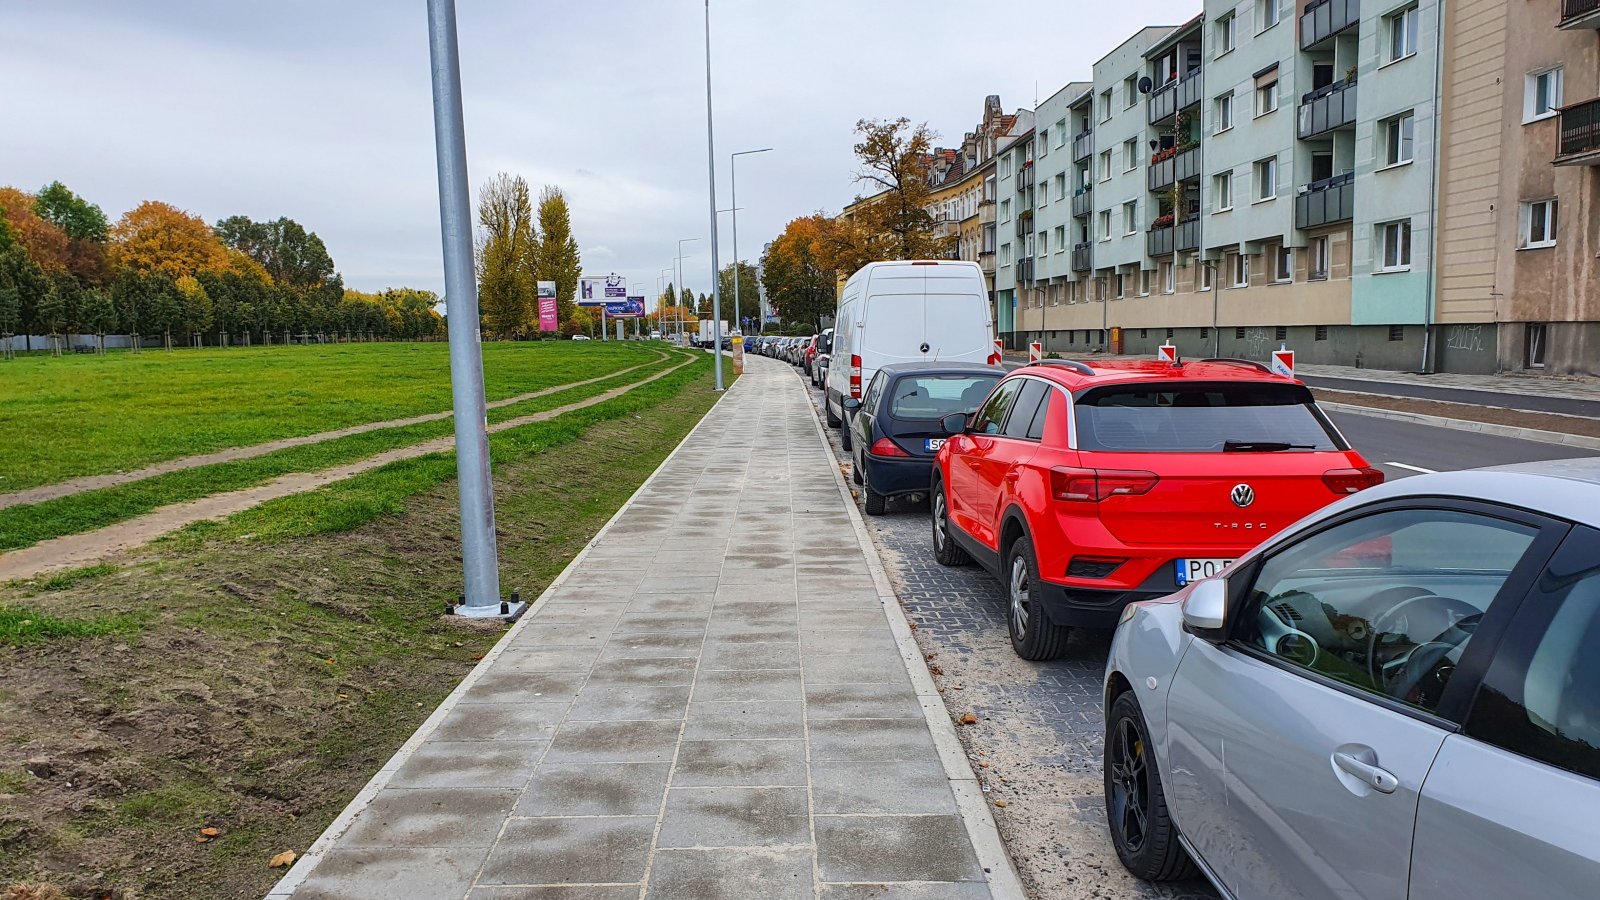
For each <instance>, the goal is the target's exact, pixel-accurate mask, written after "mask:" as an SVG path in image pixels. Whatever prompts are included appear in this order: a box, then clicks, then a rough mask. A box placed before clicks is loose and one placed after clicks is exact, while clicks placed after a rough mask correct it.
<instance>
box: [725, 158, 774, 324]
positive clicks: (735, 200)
mask: <svg viewBox="0 0 1600 900" xmlns="http://www.w3.org/2000/svg"><path fill="white" fill-rule="evenodd" d="M771 149H772V148H771V147H762V148H761V149H760V150H740V151H739V152H738V153H734V154H731V155H730V156H729V157H728V182H729V186H730V188H731V190H730V196H729V198H728V201H729V204H728V205H730V206H732V207H733V318H734V320H735V321H737V320H738V319H739V310H740V307H739V282H740V280H741V279H740V278H739V276H740V274H742V270H741V269H740V268H739V166H738V165H737V163H738V162H739V157H741V156H749V155H750V154H752V153H766V152H768V151H770V150H771Z"/></svg>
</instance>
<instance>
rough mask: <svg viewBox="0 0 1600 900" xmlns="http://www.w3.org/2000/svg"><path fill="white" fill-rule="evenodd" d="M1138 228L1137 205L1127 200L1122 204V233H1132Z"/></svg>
mask: <svg viewBox="0 0 1600 900" xmlns="http://www.w3.org/2000/svg"><path fill="white" fill-rule="evenodd" d="M1138 230H1139V207H1138V205H1137V204H1136V203H1135V202H1134V201H1132V200H1129V201H1128V202H1127V203H1124V204H1122V233H1123V234H1133V233H1135V232H1137V231H1138Z"/></svg>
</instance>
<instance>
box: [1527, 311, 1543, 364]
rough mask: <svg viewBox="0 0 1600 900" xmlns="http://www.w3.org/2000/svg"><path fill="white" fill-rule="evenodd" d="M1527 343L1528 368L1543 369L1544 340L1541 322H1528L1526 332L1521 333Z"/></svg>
mask: <svg viewBox="0 0 1600 900" xmlns="http://www.w3.org/2000/svg"><path fill="white" fill-rule="evenodd" d="M1523 336H1524V339H1525V341H1526V343H1527V351H1528V352H1527V356H1526V359H1527V360H1528V368H1530V369H1542V368H1544V349H1545V347H1544V339H1545V326H1544V323H1543V322H1529V323H1528V327H1527V330H1526V331H1525V332H1524V333H1523Z"/></svg>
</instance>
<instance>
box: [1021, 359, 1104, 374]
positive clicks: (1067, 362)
mask: <svg viewBox="0 0 1600 900" xmlns="http://www.w3.org/2000/svg"><path fill="white" fill-rule="evenodd" d="M1028 365H1030V366H1061V367H1063V368H1067V369H1071V370H1072V371H1074V372H1077V373H1078V374H1079V375H1093V374H1094V370H1093V369H1091V368H1089V364H1088V363H1081V362H1078V361H1077V360H1075V359H1041V360H1039V361H1037V362H1031V363H1028Z"/></svg>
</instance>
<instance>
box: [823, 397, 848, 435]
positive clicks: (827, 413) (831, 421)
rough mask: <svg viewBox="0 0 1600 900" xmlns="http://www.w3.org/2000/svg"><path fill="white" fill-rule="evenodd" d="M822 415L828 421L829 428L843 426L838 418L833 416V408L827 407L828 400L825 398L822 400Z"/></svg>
mask: <svg viewBox="0 0 1600 900" xmlns="http://www.w3.org/2000/svg"><path fill="white" fill-rule="evenodd" d="M822 415H823V418H825V419H827V420H828V427H829V428H838V427H839V426H840V425H841V424H843V422H842V421H841V420H840V419H839V417H838V416H836V415H834V414H833V407H831V406H829V405H828V398H827V397H826V396H824V397H823V398H822Z"/></svg>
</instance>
